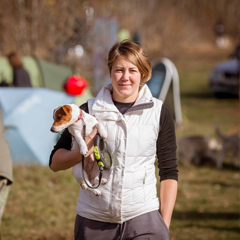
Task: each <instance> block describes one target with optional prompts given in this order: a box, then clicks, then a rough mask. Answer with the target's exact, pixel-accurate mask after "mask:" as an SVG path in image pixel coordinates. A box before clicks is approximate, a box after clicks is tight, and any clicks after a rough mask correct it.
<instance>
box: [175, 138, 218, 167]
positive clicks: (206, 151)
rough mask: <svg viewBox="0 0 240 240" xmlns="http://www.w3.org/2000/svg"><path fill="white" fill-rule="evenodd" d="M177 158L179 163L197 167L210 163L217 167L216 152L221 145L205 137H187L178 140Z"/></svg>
mask: <svg viewBox="0 0 240 240" xmlns="http://www.w3.org/2000/svg"><path fill="white" fill-rule="evenodd" d="M177 147H178V148H177V156H178V161H179V163H182V164H183V165H188V164H191V163H193V164H194V165H196V166H199V165H203V164H204V163H205V164H206V163H210V164H211V165H214V166H216V165H217V159H216V155H215V154H216V152H217V151H218V150H219V147H220V146H219V145H218V143H217V141H216V140H215V139H209V138H207V137H204V136H187V137H183V138H178V139H177Z"/></svg>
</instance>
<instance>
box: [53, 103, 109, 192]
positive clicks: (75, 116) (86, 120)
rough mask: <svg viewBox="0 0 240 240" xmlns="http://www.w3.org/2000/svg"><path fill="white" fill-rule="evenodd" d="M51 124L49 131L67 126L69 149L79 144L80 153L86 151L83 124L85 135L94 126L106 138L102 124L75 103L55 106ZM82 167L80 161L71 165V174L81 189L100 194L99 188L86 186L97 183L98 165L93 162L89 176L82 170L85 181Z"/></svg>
mask: <svg viewBox="0 0 240 240" xmlns="http://www.w3.org/2000/svg"><path fill="white" fill-rule="evenodd" d="M53 119H54V122H53V125H52V127H51V131H52V132H55V133H58V132H61V131H62V130H63V129H65V128H68V131H69V132H70V134H71V135H72V146H71V150H74V149H77V147H78V146H79V148H80V153H81V154H82V155H86V154H87V152H88V148H87V145H86V143H85V141H84V139H83V137H82V136H83V126H84V124H85V125H86V127H85V136H88V135H89V134H90V133H91V132H92V130H93V128H94V127H95V126H96V127H97V129H98V133H99V134H100V136H101V137H102V138H107V132H106V130H105V129H104V127H103V125H101V124H100V123H99V122H98V121H97V120H96V118H95V117H93V116H91V115H90V114H87V113H86V112H84V111H83V110H82V109H80V108H79V107H78V106H77V105H75V104H67V105H62V106H60V107H58V108H56V109H55V110H54V112H53ZM93 154H94V153H92V154H91V155H90V157H91V158H92V159H94V156H93ZM82 173H83V169H82V163H81V162H80V163H77V164H76V165H75V166H73V174H74V176H75V178H76V180H77V181H78V183H80V185H81V187H82V188H83V189H87V190H89V191H92V192H93V193H94V194H95V195H96V196H100V195H101V191H100V190H99V189H92V188H89V187H88V186H87V184H88V185H89V186H93V185H94V184H97V183H98V181H99V177H98V176H99V167H98V165H97V164H96V163H95V164H94V166H93V169H92V172H91V174H90V176H88V175H87V173H86V172H85V171H84V177H85V180H86V182H87V184H86V183H85V181H84V179H83V175H82ZM101 183H102V184H105V183H107V179H105V178H102V181H101Z"/></svg>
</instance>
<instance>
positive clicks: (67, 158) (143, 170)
mask: <svg viewBox="0 0 240 240" xmlns="http://www.w3.org/2000/svg"><path fill="white" fill-rule="evenodd" d="M108 68H109V73H110V77H111V80H112V83H111V84H109V85H107V86H105V87H103V88H102V90H101V91H100V92H99V94H98V95H97V97H96V98H94V99H90V100H88V103H85V104H83V105H82V106H81V108H82V109H83V110H85V111H87V112H89V113H90V114H92V115H94V116H95V117H96V118H97V119H99V120H101V121H103V124H104V126H105V128H106V130H107V132H108V138H107V139H106V148H107V151H108V152H109V153H110V154H111V157H112V167H111V169H110V176H109V182H108V183H107V184H106V185H100V187H99V189H100V190H101V192H102V195H101V196H100V197H96V196H94V195H93V194H92V193H90V192H89V191H86V190H83V189H80V194H79V198H78V203H77V216H76V221H75V239H86V240H88V239H89V240H90V239H91V240H93V239H97V240H101V239H104V240H108V239H109V240H112V239H133V238H134V239H135V240H137V239H158V240H159V239H164V240H165V239H169V231H168V229H169V226H170V221H171V216H172V211H173V207H174V204H175V200H176V195H177V180H178V170H177V162H176V139H175V130H174V122H173V119H172V116H171V114H170V112H169V110H168V109H167V108H166V107H165V106H164V105H163V104H162V101H160V100H158V99H155V98H153V97H152V95H151V93H150V90H149V88H148V87H147V85H145V82H147V81H148V80H149V79H150V78H151V64H150V61H149V59H148V57H147V55H146V54H145V53H144V51H143V49H142V48H141V46H140V45H139V44H136V43H134V42H132V41H129V40H126V41H123V42H120V43H116V44H115V45H114V46H113V47H112V48H111V49H110V51H109V55H108ZM94 134H96V131H95V132H93V133H92V134H91V136H89V137H88V138H87V139H86V141H87V142H88V147H89V148H90V147H91V146H92V141H93V140H92V138H94ZM70 146H71V137H70V134H69V133H68V131H67V130H66V131H65V132H64V133H63V134H62V136H61V138H60V140H59V141H58V143H57V144H56V146H55V147H54V150H53V152H52V154H51V157H50V167H51V169H52V170H53V171H59V170H64V169H67V168H70V167H72V166H74V165H75V164H76V163H78V162H80V161H81V156H80V155H79V151H69V150H70ZM156 155H157V158H158V167H159V169H160V170H159V174H160V181H161V190H160V209H159V200H158V198H157V191H156V177H155V164H154V163H155V158H156ZM159 210H160V212H159Z"/></svg>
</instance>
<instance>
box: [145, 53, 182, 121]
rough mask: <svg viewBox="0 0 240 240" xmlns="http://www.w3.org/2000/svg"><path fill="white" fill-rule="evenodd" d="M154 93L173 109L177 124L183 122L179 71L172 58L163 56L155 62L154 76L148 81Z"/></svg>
mask: <svg viewBox="0 0 240 240" xmlns="http://www.w3.org/2000/svg"><path fill="white" fill-rule="evenodd" d="M147 85H148V87H149V88H150V90H151V92H152V95H153V96H154V97H156V98H158V99H160V100H162V101H163V102H164V104H165V105H166V106H167V107H168V108H169V109H170V110H171V112H172V114H173V117H174V119H175V122H176V124H177V125H180V124H181V123H182V110H181V100H180V87H179V75H178V71H177V69H176V67H175V65H174V64H173V62H172V61H171V60H169V59H168V58H162V59H160V60H158V61H156V62H155V64H153V70H152V78H151V79H150V80H149V81H148V82H147Z"/></svg>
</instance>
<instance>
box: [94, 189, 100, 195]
mask: <svg viewBox="0 0 240 240" xmlns="http://www.w3.org/2000/svg"><path fill="white" fill-rule="evenodd" d="M93 192H94V194H95V196H101V194H102V193H101V191H100V190H98V189H93Z"/></svg>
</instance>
